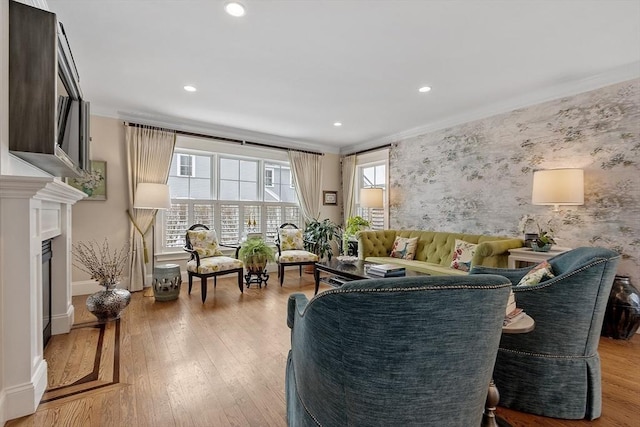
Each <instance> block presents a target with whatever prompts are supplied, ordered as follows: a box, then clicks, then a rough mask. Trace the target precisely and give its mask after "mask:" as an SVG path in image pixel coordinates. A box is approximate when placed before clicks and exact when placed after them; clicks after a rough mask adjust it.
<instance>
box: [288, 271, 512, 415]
mask: <svg viewBox="0 0 640 427" xmlns="http://www.w3.org/2000/svg"><path fill="white" fill-rule="evenodd" d="M509 289H510V282H509V281H508V280H507V279H506V278H504V277H501V276H489V275H487V276H473V277H472V276H465V277H453V276H438V277H428V276H425V277H416V278H394V279H372V280H359V281H354V282H350V283H347V284H345V285H344V286H342V287H341V288H338V289H334V290H329V291H326V292H323V293H321V294H319V295H317V296H316V297H314V298H313V299H312V300H311V301H308V300H307V298H306V296H304V295H302V294H293V295H291V296H290V297H289V307H288V318H287V324H288V325H289V327H290V328H291V351H290V352H289V358H288V361H287V372H286V399H287V419H288V424H289V426H295V427H301V426H318V425H322V426H327V427H331V426H340V427H342V426H368V427H369V426H430V425H433V426H445V425H446V426H449V425H450V426H479V425H480V422H481V420H482V413H483V408H484V403H485V400H486V397H487V390H488V386H489V382H490V380H491V373H492V371H493V366H494V362H495V357H496V352H497V349H498V343H499V340H500V334H501V329H502V320H503V318H504V311H505V307H506V304H507V300H508V297H509Z"/></svg>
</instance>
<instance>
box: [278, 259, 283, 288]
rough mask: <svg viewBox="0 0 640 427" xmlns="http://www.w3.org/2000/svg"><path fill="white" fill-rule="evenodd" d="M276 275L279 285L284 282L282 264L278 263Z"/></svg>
mask: <svg viewBox="0 0 640 427" xmlns="http://www.w3.org/2000/svg"><path fill="white" fill-rule="evenodd" d="M278 277H279V278H280V286H282V282H284V265H282V264H278Z"/></svg>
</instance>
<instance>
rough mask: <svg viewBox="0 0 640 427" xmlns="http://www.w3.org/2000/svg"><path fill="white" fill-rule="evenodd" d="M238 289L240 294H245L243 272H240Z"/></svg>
mask: <svg viewBox="0 0 640 427" xmlns="http://www.w3.org/2000/svg"><path fill="white" fill-rule="evenodd" d="M238 287H239V288H240V292H241V293H244V282H243V281H242V270H240V271H238Z"/></svg>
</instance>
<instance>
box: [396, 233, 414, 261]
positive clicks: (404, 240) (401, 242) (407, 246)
mask: <svg viewBox="0 0 640 427" xmlns="http://www.w3.org/2000/svg"><path fill="white" fill-rule="evenodd" d="M417 247H418V238H417V237H396V240H395V241H394V242H393V246H392V247H391V256H392V257H393V258H401V259H413V258H414V257H415V256H416V248H417Z"/></svg>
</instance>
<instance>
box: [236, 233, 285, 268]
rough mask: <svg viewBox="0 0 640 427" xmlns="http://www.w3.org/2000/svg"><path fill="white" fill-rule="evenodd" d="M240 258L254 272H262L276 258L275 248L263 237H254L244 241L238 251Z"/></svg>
mask: <svg viewBox="0 0 640 427" xmlns="http://www.w3.org/2000/svg"><path fill="white" fill-rule="evenodd" d="M238 258H239V259H240V260H241V261H242V262H243V263H244V266H245V268H246V269H247V271H248V272H249V273H252V274H260V273H262V272H263V271H264V269H265V267H266V266H267V263H268V262H269V261H271V262H273V261H275V260H276V257H275V255H274V253H273V248H271V247H270V246H268V245H267V244H266V243H265V241H264V240H262V239H261V238H252V239H249V240H247V241H246V242H244V243H243V244H242V246H241V247H240V250H239V251H238Z"/></svg>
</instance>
